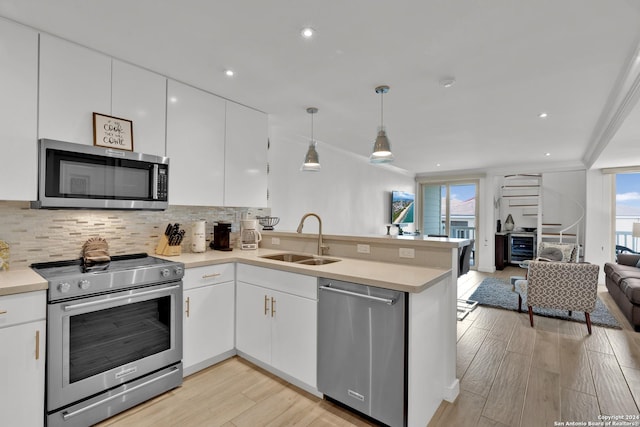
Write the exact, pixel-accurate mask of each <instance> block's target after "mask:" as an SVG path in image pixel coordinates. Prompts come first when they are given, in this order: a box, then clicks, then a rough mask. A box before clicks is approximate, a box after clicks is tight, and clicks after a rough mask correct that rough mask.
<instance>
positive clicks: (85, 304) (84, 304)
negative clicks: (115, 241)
mask: <svg viewBox="0 0 640 427" xmlns="http://www.w3.org/2000/svg"><path fill="white" fill-rule="evenodd" d="M179 287H180V285H174V286H167V287H166V288H162V289H154V290H152V291H143V292H137V293H135V294H129V295H122V296H119V297H113V298H107V299H101V300H98V301H89V302H81V303H79V304H70V305H64V306H62V309H63V310H64V311H71V310H76V309H78V308H85V307H91V306H94V305H102V304H105V303H109V302H112V301H121V300H124V299H130V298H135V297H139V296H144V295H152V294H159V293H165V292H167V291H172V290H174V289H178V288H179Z"/></svg>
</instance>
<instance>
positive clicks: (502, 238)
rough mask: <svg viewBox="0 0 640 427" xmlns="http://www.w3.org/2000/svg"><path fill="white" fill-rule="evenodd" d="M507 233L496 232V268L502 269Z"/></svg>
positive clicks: (504, 259)
mask: <svg viewBox="0 0 640 427" xmlns="http://www.w3.org/2000/svg"><path fill="white" fill-rule="evenodd" d="M508 238H509V235H508V234H496V240H495V257H496V258H495V263H496V270H504V266H505V264H506V263H507V255H508Z"/></svg>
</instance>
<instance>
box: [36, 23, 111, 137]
mask: <svg viewBox="0 0 640 427" xmlns="http://www.w3.org/2000/svg"><path fill="white" fill-rule="evenodd" d="M94 112H96V113H101V114H107V115H110V112H111V58H110V57H108V56H105V55H102V54H99V53H97V52H95V51H92V50H89V49H86V48H84V47H81V46H78V45H76V44H73V43H69V42H67V41H64V40H60V39H58V38H55V37H52V36H49V35H47V34H41V35H40V114H39V127H38V137H39V138H49V139H58V140H62V141H69V142H76V143H80V144H88V145H93V113H94Z"/></svg>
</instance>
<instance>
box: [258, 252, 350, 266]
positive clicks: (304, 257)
mask: <svg viewBox="0 0 640 427" xmlns="http://www.w3.org/2000/svg"><path fill="white" fill-rule="evenodd" d="M260 258H265V259H272V260H274V261H282V262H291V263H295V264H304V265H325V264H331V263H334V262H338V261H340V260H339V259H335V258H322V257H317V256H314V255H308V254H298V253H293V252H287V253H282V254H274V255H261V256H260Z"/></svg>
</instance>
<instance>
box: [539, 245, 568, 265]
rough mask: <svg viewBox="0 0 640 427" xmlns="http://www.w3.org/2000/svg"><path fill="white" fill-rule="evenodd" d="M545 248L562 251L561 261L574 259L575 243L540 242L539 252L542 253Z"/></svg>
mask: <svg viewBox="0 0 640 427" xmlns="http://www.w3.org/2000/svg"><path fill="white" fill-rule="evenodd" d="M546 248H557V249H559V250H560V251H562V260H561V261H562V262H572V261H574V251H575V250H576V245H574V244H573V243H553V242H542V243H540V248H539V253H542V251H544V250H545V249H546Z"/></svg>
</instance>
